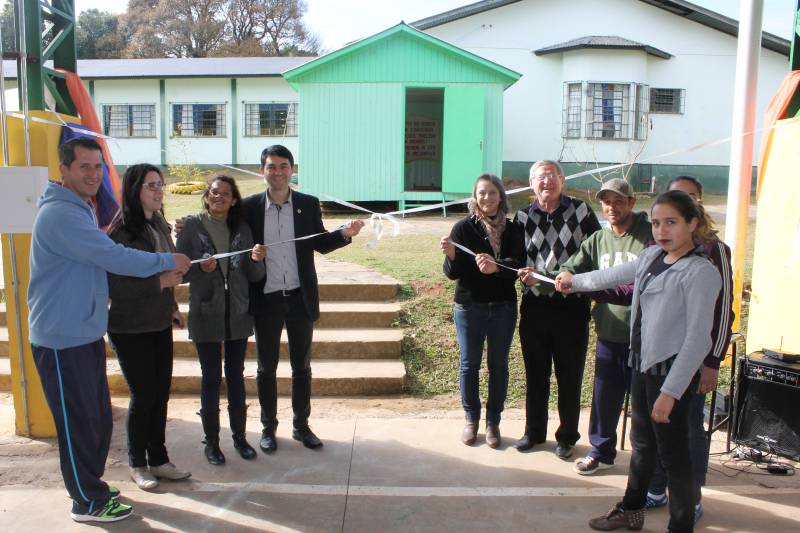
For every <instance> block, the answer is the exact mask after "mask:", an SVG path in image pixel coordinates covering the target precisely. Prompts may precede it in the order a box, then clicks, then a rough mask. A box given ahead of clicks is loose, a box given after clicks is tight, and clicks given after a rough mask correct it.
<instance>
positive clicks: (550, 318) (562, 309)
mask: <svg viewBox="0 0 800 533" xmlns="http://www.w3.org/2000/svg"><path fill="white" fill-rule="evenodd" d="M530 185H531V190H532V191H533V192H534V194H535V195H536V198H535V199H534V201H533V203H532V204H531V205H529V206H528V207H527V208H526V209H524V210H520V211H519V212H518V213H517V216H516V221H517V222H519V223H521V224H522V225H523V226H524V227H525V250H526V252H527V269H528V270H536V271H538V272H552V271H555V270H558V269H559V267H560V266H561V265H562V264H564V263H565V262H566V261H567V259H569V258H570V257H571V256H572V255H573V254H575V253H577V252H578V250H579V248H580V245H581V242H583V241H584V240H585V239H587V238H588V237H589V236H590V235H591V234H592V233H594V232H595V231H598V230H600V222H598V220H597V217H596V216H595V214H594V212H593V211H592V209H591V207H590V206H589V205H588V204H587V203H586V202H583V201H582V200H578V199H576V198H570V197H569V196H567V195H565V194H562V189H563V187H564V172H563V170H562V169H561V165H559V164H558V163H557V162H555V161H537V162H536V163H535V164H534V165H533V166H532V167H531V173H530ZM523 283H524V290H523V296H522V304H521V306H520V321H519V338H520V343H521V344H522V356H523V359H524V361H525V378H526V382H527V383H526V391H525V434H524V435H523V436H522V438H521V439H520V440H519V441H518V442H517V444H516V448H517V450H519V451H526V450H529V449H531V448H532V447H533V446H534V445H535V444H540V443H543V442H544V441H545V440H546V438H547V415H548V409H547V405H548V401H549V399H550V373H551V368H552V366H553V364H555V370H556V381H557V382H558V416H559V419H560V424H559V426H558V429H557V430H556V441H557V446H556V449H555V453H556V455H557V456H558V457H560V458H561V459H564V460H566V459H569V458H570V457H571V456H572V452H573V449H574V447H575V443H576V442H577V441H578V439H579V438H580V434H579V433H578V421H579V419H580V406H581V404H580V401H581V382H582V380H583V367H584V362H585V360H586V348H587V346H588V343H589V317H590V315H589V305H590V304H589V299H588V298H587V297H586V296H582V295H576V294H570V295H566V296H565V295H562V294H559V293H557V292H555V291H554V287H553V286H551V285H549V284H541V283H540V284H534V283H535V280H534V279H533V278H532V277H530V276H529V277H524V278H523Z"/></svg>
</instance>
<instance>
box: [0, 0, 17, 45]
mask: <svg viewBox="0 0 800 533" xmlns="http://www.w3.org/2000/svg"><path fill="white" fill-rule="evenodd" d="M14 17H16V12H15V11H14V2H13V1H11V0H8V1H7V2H6V3H5V5H3V11H2V13H0V31H2V32H3V52H14V51H16V49H17V42H16V38H15V37H14V31H15V30H14Z"/></svg>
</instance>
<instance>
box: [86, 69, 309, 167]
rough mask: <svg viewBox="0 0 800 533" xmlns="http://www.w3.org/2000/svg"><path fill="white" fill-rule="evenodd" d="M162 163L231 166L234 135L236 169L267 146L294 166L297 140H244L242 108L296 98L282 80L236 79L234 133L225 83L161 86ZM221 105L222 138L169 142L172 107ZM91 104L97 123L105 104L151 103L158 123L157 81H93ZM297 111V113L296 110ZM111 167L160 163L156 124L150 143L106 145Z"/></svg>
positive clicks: (123, 140) (250, 162)
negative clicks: (289, 155) (286, 154)
mask: <svg viewBox="0 0 800 533" xmlns="http://www.w3.org/2000/svg"><path fill="white" fill-rule="evenodd" d="M164 89H165V93H164V96H165V104H166V110H165V111H166V112H165V113H163V116H164V118H165V119H166V128H165V131H166V134H167V136H166V141H165V150H166V161H167V163H168V164H187V163H194V164H200V165H213V164H217V163H224V164H231V162H232V159H233V157H232V156H233V154H232V145H233V136H234V135H235V136H236V152H237V153H236V155H237V157H236V159H237V164H239V165H257V164H258V163H259V156H260V154H261V150H263V149H264V148H265V147H267V146H268V145H270V144H284V145H285V146H286V147H288V148H289V149H290V150H292V152H293V153H294V155H295V161H297V162H299V161H300V158H299V152H298V149H299V142H298V137H245V136H244V103H245V102H249V103H256V102H260V103H268V102H297V101H298V99H299V98H298V95H297V93H296V92H295V91H294V90H293V89H292V88H291V87H290V86H289V84H288V83H286V81H285V80H284V79H283V78H239V79H237V82H236V113H237V124H236V130H235V131H234V128H233V119H232V117H233V107H232V100H231V98H232V94H231V80H230V78H186V79H184V78H181V79H167V80H166V81H165V87H164ZM191 103H205V104H226V105H225V113H226V117H225V135H224V136H223V137H206V138H203V137H183V138H181V137H174V136H173V135H172V104H191ZM94 104H95V110H96V111H97V115H98V117H99V118H100V121H101V124H102V120H103V117H102V106H103V105H107V104H155V106H156V117H157V119H158V120H161V117H162V111H161V96H160V90H159V80H158V79H142V80H129V79H125V80H96V81H95V82H94ZM299 112H302V109H300V110H299ZM109 147H110V149H111V154H112V157H113V158H114V163H115V164H117V165H130V164H134V163H141V162H150V163H156V164H158V163H160V161H161V127H160V123H159V124H157V125H156V136H155V137H154V138H120V139H117V140H116V141H110V142H109Z"/></svg>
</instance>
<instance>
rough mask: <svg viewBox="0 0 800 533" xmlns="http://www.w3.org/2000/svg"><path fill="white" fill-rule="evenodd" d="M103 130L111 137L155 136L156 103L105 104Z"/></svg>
mask: <svg viewBox="0 0 800 533" xmlns="http://www.w3.org/2000/svg"><path fill="white" fill-rule="evenodd" d="M103 132H104V133H105V134H106V135H108V136H110V137H118V138H122V137H155V136H156V106H155V104H109V105H103Z"/></svg>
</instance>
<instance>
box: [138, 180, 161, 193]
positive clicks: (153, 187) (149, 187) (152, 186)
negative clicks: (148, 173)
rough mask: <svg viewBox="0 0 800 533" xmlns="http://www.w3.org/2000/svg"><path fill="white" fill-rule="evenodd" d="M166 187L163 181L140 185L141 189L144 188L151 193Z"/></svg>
mask: <svg viewBox="0 0 800 533" xmlns="http://www.w3.org/2000/svg"><path fill="white" fill-rule="evenodd" d="M166 186H167V184H166V183H164V182H163V181H151V182H150V183H144V184H143V185H142V187H145V188H146V189H147V190H149V191H153V192H156V191H163V190H164V187H166Z"/></svg>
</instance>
